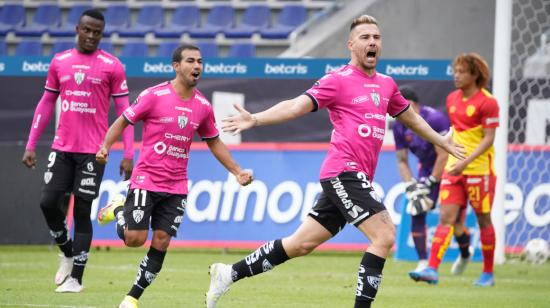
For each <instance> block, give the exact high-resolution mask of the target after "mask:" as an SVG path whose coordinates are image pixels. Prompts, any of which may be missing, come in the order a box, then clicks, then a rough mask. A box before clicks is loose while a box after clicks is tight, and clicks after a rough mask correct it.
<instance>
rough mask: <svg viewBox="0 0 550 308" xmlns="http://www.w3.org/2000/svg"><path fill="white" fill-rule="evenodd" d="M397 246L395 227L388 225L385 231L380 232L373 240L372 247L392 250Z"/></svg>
mask: <svg viewBox="0 0 550 308" xmlns="http://www.w3.org/2000/svg"><path fill="white" fill-rule="evenodd" d="M394 244H395V226H394V225H387V226H386V227H385V228H384V229H383V230H379V232H378V233H377V234H376V236H375V237H374V238H373V239H372V245H375V246H377V247H380V248H382V249H384V250H387V251H389V250H391V249H392V247H393V245H394Z"/></svg>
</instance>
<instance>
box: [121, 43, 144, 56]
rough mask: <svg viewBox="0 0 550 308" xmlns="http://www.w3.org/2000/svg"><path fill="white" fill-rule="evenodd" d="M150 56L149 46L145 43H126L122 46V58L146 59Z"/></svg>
mask: <svg viewBox="0 0 550 308" xmlns="http://www.w3.org/2000/svg"><path fill="white" fill-rule="evenodd" d="M148 55H149V46H148V45H147V44H146V43H144V42H143V41H131V42H126V44H124V45H123V46H122V51H121V52H120V54H119V56H121V57H146V56H148Z"/></svg>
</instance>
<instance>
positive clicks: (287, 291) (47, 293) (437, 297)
mask: <svg viewBox="0 0 550 308" xmlns="http://www.w3.org/2000/svg"><path fill="white" fill-rule="evenodd" d="M145 252H146V249H142V248H140V249H131V248H116V249H111V250H110V251H106V250H105V249H101V250H99V251H98V250H93V251H92V253H91V254H90V259H89V261H88V266H87V269H86V272H85V275H84V288H85V289H84V292H83V293H80V294H56V293H55V292H54V289H55V286H54V284H53V276H54V274H55V271H56V269H57V248H56V247H49V246H0V307H117V306H118V304H119V303H120V301H121V300H122V298H123V297H124V295H125V294H126V292H128V290H129V288H130V286H131V284H132V283H133V281H134V278H135V274H136V271H137V266H138V263H139V262H140V261H141V259H142V258H143V256H144V254H145ZM246 253H247V251H230V252H227V251H225V252H224V251H221V250H219V249H218V250H188V249H173V250H170V251H169V252H168V254H167V256H166V260H165V262H164V267H163V269H162V271H161V273H160V275H159V276H158V277H157V279H156V280H155V281H154V283H153V284H152V285H151V286H150V287H149V288H148V289H147V290H146V291H145V293H144V295H143V296H142V298H141V300H140V307H144V308H147V307H154V308H163V307H192V308H194V307H204V293H205V292H206V290H207V288H208V284H209V276H208V274H207V271H208V265H210V264H211V263H213V262H227V263H231V262H234V261H237V260H239V259H240V258H242V257H244V256H245V255H246ZM360 259H361V253H359V252H350V253H328V252H315V253H313V254H312V255H309V256H306V257H302V258H298V259H295V260H290V261H288V262H287V263H285V264H283V265H282V266H279V267H277V268H276V269H275V270H273V271H270V272H268V273H265V274H263V275H259V276H257V277H254V278H252V279H250V278H247V279H244V280H242V281H240V282H238V283H237V284H235V285H233V286H232V287H231V290H230V291H229V292H228V293H227V294H226V295H224V297H222V299H221V300H220V302H219V304H218V307H220V308H230V307H234V308H237V307H238V308H243V307H247V308H248V307H251V308H255V307H261V308H269V307H277V308H280V307H330V308H333V307H353V299H354V293H355V285H356V269H357V266H358V263H359V261H360ZM415 265H416V264H415V263H412V262H396V261H393V260H392V259H391V258H390V259H388V261H387V262H386V267H385V269H384V278H383V280H382V285H381V289H380V291H379V292H378V296H377V298H376V301H375V304H374V307H408V308H409V307H460V308H464V307H483V308H487V307H550V278H549V277H550V263H548V262H547V263H546V264H543V265H540V266H535V265H530V264H526V263H524V262H519V261H510V262H507V263H506V264H504V265H498V266H496V267H495V273H496V286H495V287H493V288H478V287H474V286H472V282H473V281H474V280H475V279H476V278H477V276H478V275H479V273H480V271H481V264H480V263H473V264H470V267H469V268H468V269H467V270H466V272H465V273H464V275H463V276H458V277H456V276H452V275H450V274H449V269H450V264H443V265H442V267H441V269H440V275H441V277H440V283H439V285H436V286H432V285H427V284H425V283H415V282H413V281H412V280H410V279H409V278H408V276H407V272H408V271H409V270H411V269H412V268H414V267H415Z"/></svg>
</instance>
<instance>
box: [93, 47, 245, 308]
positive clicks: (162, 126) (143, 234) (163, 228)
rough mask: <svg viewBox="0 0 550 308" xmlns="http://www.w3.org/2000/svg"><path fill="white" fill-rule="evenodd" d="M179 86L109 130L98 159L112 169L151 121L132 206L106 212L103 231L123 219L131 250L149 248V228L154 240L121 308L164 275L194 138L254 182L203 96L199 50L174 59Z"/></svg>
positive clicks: (141, 102)
mask: <svg viewBox="0 0 550 308" xmlns="http://www.w3.org/2000/svg"><path fill="white" fill-rule="evenodd" d="M172 67H173V68H174V71H175V72H176V77H175V79H173V80H171V81H167V82H163V83H161V84H159V85H156V86H153V87H150V88H148V89H146V90H145V91H143V92H141V94H140V95H139V97H138V98H137V99H136V101H135V102H134V103H133V104H132V105H131V106H130V107H129V108H128V109H126V111H124V113H123V114H122V116H121V117H119V118H118V119H117V120H116V121H115V123H113V125H112V126H111V127H110V128H109V131H108V132H107V135H106V136H105V141H104V143H103V145H102V146H101V149H100V150H99V151H98V152H97V155H96V159H97V161H98V162H100V163H102V164H104V163H106V161H107V156H108V153H109V149H110V148H111V146H112V145H113V143H114V142H115V141H116V140H117V138H118V137H119V136H120V134H121V133H122V131H123V129H124V128H125V127H126V126H128V125H134V124H136V123H137V122H138V121H143V141H142V147H141V153H140V155H139V159H138V161H137V164H136V168H135V169H134V172H133V173H132V177H131V183H130V188H129V190H128V194H127V198H126V201H125V202H124V201H123V200H119V201H118V202H111V203H110V204H108V205H107V206H106V207H104V208H103V209H101V210H100V212H99V215H98V221H99V223H100V224H105V223H107V222H110V221H113V220H115V219H116V228H117V233H118V235H119V237H120V238H121V239H122V240H123V241H124V243H125V244H126V245H127V246H129V247H139V246H142V245H143V244H144V243H145V241H146V240H147V235H148V231H149V225H151V228H152V229H153V239H152V241H151V245H150V247H149V251H148V252H147V255H146V256H145V257H144V258H143V260H142V261H141V263H140V265H139V269H138V273H137V278H136V280H135V281H134V284H133V285H132V288H131V289H130V292H128V294H127V295H126V297H125V298H124V300H123V301H122V303H121V304H120V306H119V307H120V308H134V307H137V304H138V299H139V298H140V296H141V295H142V293H143V291H144V290H145V288H147V287H148V286H149V285H150V284H151V283H152V282H153V280H154V279H155V277H156V276H157V275H158V273H159V272H160V270H161V268H162V264H163V262H164V257H165V256H166V251H167V249H168V246H169V244H170V240H171V237H175V236H176V232H177V230H178V228H179V225H180V223H181V221H182V219H183V214H184V210H185V206H186V204H187V193H188V185H187V163H188V161H189V150H190V148H191V142H192V140H193V135H194V134H195V133H197V134H198V135H199V136H200V137H201V138H202V139H203V140H205V141H206V144H207V145H208V147H209V149H210V151H211V152H212V154H214V156H215V157H216V158H217V159H218V161H219V162H220V163H221V164H222V165H223V166H224V167H225V168H226V169H227V170H228V171H229V172H231V173H232V174H233V175H235V177H236V179H237V181H238V182H239V184H241V185H248V184H249V183H250V182H251V181H252V173H251V171H247V170H242V169H241V167H239V165H238V164H237V163H236V162H235V161H234V160H233V158H232V157H231V154H230V153H229V151H228V149H227V147H226V146H225V144H224V143H223V142H222V141H221V140H220V138H219V133H218V130H217V129H216V126H215V119H214V112H213V110H212V106H211V104H210V102H209V101H208V100H207V99H206V98H205V97H204V95H203V94H202V93H201V92H200V91H199V90H198V89H196V86H197V83H198V81H199V78H200V75H201V72H202V57H201V53H200V50H199V48H197V47H196V46H194V45H188V44H184V45H181V46H179V47H178V48H176V50H175V51H174V53H173V55H172Z"/></svg>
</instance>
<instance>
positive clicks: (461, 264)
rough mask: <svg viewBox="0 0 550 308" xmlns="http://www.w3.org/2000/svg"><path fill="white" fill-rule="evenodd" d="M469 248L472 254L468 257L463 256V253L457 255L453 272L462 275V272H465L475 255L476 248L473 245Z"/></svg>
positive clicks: (452, 268)
mask: <svg viewBox="0 0 550 308" xmlns="http://www.w3.org/2000/svg"><path fill="white" fill-rule="evenodd" d="M468 250H469V251H470V256H468V258H463V257H462V256H461V255H458V257H456V260H455V262H454V263H453V266H452V267H451V274H453V275H462V273H464V270H466V267H467V266H468V263H470V261H471V260H472V257H473V255H474V248H473V247H472V246H470V248H469V249H468Z"/></svg>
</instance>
